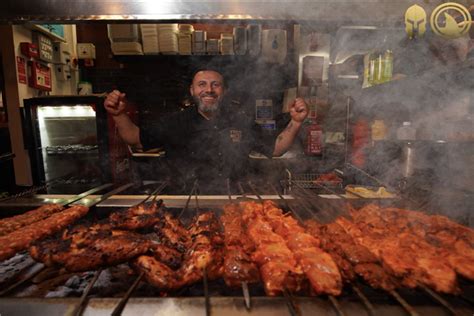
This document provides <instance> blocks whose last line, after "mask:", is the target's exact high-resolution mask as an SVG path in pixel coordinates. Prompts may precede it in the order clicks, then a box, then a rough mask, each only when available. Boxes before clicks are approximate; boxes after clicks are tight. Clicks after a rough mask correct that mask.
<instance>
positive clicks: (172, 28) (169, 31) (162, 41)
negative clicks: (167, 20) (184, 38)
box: [158, 23, 179, 54]
mask: <svg viewBox="0 0 474 316" xmlns="http://www.w3.org/2000/svg"><path fill="white" fill-rule="evenodd" d="M178 33H179V28H178V24H177V23H174V24H158V39H159V41H158V42H159V44H158V45H159V47H160V51H161V52H162V53H163V54H178V53H179V48H178Z"/></svg>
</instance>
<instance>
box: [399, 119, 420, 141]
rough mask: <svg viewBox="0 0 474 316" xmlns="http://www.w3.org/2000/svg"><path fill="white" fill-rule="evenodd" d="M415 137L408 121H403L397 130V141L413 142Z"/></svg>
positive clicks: (413, 129) (414, 131)
mask: <svg viewBox="0 0 474 316" xmlns="http://www.w3.org/2000/svg"><path fill="white" fill-rule="evenodd" d="M415 137H416V129H415V128H413V127H412V126H411V122H410V121H405V122H403V123H402V126H400V127H399V128H398V129H397V139H398V140H406V141H410V140H415Z"/></svg>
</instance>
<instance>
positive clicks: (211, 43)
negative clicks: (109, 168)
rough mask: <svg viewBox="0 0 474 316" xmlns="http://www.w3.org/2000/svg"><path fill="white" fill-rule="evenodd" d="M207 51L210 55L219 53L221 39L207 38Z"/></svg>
mask: <svg viewBox="0 0 474 316" xmlns="http://www.w3.org/2000/svg"><path fill="white" fill-rule="evenodd" d="M206 52H207V54H208V55H219V40H218V39H217V38H210V39H208V40H207V44H206Z"/></svg>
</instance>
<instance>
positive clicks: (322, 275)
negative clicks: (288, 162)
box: [263, 201, 342, 295]
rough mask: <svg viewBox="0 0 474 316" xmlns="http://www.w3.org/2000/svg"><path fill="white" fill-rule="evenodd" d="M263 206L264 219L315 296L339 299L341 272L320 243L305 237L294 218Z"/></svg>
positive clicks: (275, 208) (269, 205)
mask: <svg viewBox="0 0 474 316" xmlns="http://www.w3.org/2000/svg"><path fill="white" fill-rule="evenodd" d="M263 205H264V209H263V212H264V216H265V218H266V219H267V220H268V222H269V223H270V224H271V226H272V228H273V230H274V231H275V232H276V233H277V234H278V235H280V236H281V237H283V238H284V239H286V243H287V245H288V247H289V249H290V250H291V251H292V252H293V253H294V254H295V257H296V258H297V260H298V261H299V263H300V264H301V266H302V267H303V270H304V272H305V274H306V276H307V277H308V279H309V281H310V283H311V286H312V289H313V290H314V291H315V293H316V294H323V293H324V294H329V295H339V294H340V293H341V290H342V279H341V275H340V272H339V269H338V267H337V265H336V263H335V262H334V260H333V259H332V258H331V256H330V255H329V254H328V253H326V252H324V251H323V250H321V248H319V244H320V241H319V240H318V239H316V238H314V237H313V236H311V235H310V234H308V233H306V231H305V230H304V228H303V227H301V226H300V225H299V224H298V222H297V221H296V220H295V219H294V218H293V217H291V216H287V215H288V214H283V211H282V210H281V209H279V208H278V207H276V205H275V204H274V203H273V202H271V201H265V202H264V203H263Z"/></svg>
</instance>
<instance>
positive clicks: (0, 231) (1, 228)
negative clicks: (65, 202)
mask: <svg viewBox="0 0 474 316" xmlns="http://www.w3.org/2000/svg"><path fill="white" fill-rule="evenodd" d="M62 209H63V207H62V206H61V205H59V204H45V205H42V206H40V207H38V208H36V209H34V210H31V211H28V212H26V213H24V214H20V215H16V216H13V217H8V218H4V219H1V220H0V236H4V235H7V234H9V233H11V232H14V231H15V230H18V229H20V228H22V227H24V226H28V225H30V224H33V223H35V222H38V221H41V220H43V219H46V218H48V217H49V216H51V215H52V214H54V213H57V212H59V211H61V210H62Z"/></svg>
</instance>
